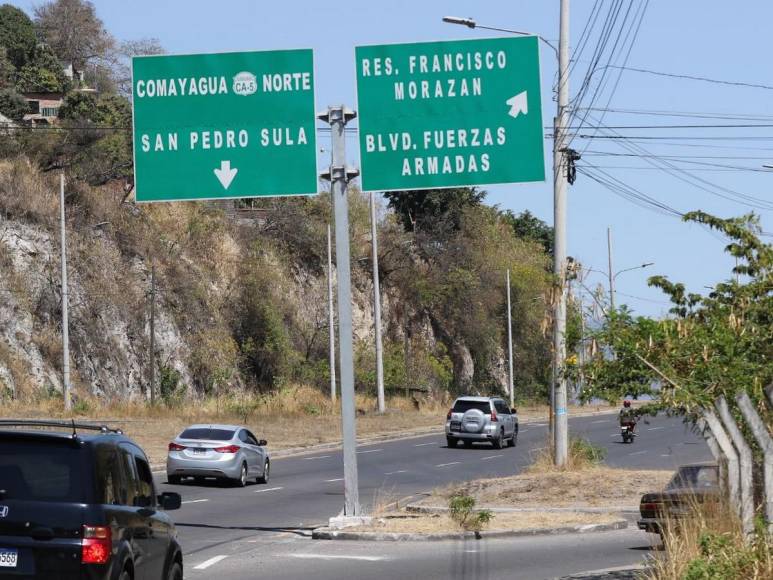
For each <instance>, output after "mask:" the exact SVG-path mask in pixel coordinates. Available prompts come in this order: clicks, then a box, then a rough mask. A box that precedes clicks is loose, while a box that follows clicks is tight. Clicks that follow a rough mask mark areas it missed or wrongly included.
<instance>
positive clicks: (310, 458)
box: [303, 455, 333, 461]
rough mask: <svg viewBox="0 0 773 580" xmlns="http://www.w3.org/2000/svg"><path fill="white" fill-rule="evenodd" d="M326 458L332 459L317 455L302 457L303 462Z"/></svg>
mask: <svg viewBox="0 0 773 580" xmlns="http://www.w3.org/2000/svg"><path fill="white" fill-rule="evenodd" d="M328 457H333V456H332V455H319V456H317V457H304V458H303V460H304V461H314V460H315V459H327V458H328Z"/></svg>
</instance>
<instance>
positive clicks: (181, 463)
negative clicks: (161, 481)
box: [166, 425, 271, 487]
mask: <svg viewBox="0 0 773 580" xmlns="http://www.w3.org/2000/svg"><path fill="white" fill-rule="evenodd" d="M266 444H267V442H266V440H265V439H257V438H256V437H255V435H253V434H252V432H250V430H249V429H248V428H247V427H244V426H238V425H191V426H190V427H188V428H187V429H185V430H184V431H183V432H182V433H180V434H179V435H178V436H177V437H175V438H174V440H173V441H172V442H170V443H169V453H168V454H167V458H166V476H167V480H168V481H169V483H172V484H177V483H180V482H181V480H182V478H183V477H194V478H197V479H201V478H205V477H216V478H218V479H227V480H228V481H231V482H232V483H234V484H236V485H239V486H242V487H243V486H245V485H247V481H248V480H249V479H250V478H252V477H254V478H255V479H256V480H257V481H258V483H268V478H269V474H270V470H271V461H270V459H269V456H268V450H267V449H266Z"/></svg>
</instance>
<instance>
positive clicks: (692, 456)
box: [158, 415, 710, 579]
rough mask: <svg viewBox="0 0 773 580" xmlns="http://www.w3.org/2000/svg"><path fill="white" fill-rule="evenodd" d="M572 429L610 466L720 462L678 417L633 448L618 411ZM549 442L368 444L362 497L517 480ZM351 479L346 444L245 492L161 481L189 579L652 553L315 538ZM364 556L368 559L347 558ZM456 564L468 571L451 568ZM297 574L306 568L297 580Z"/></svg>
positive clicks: (500, 569) (514, 565)
mask: <svg viewBox="0 0 773 580" xmlns="http://www.w3.org/2000/svg"><path fill="white" fill-rule="evenodd" d="M570 426H571V430H572V433H573V434H576V435H581V436H583V437H586V438H588V439H590V440H591V441H594V442H596V443H598V444H601V445H603V446H604V447H606V448H607V450H608V456H607V463H608V464H609V465H612V466H619V467H640V468H657V469H673V468H675V467H677V466H678V465H681V464H683V463H689V462H693V461H703V460H707V459H709V458H710V456H709V453H708V449H707V448H706V446H705V444H704V443H703V442H702V440H700V439H699V438H698V437H697V436H695V435H694V434H692V433H691V432H689V430H687V429H686V428H685V427H684V426H683V425H682V423H681V421H680V420H677V419H668V418H665V417H658V418H653V419H650V423H649V424H648V425H647V424H640V434H641V436H640V437H639V438H638V439H637V441H636V442H635V443H634V444H633V445H624V444H622V443H621V442H620V435H619V431H618V428H617V422H616V418H615V417H614V416H611V415H596V416H591V417H578V418H573V419H571V422H570ZM546 440H547V426H546V424H545V423H531V424H523V425H522V426H521V432H520V436H519V441H518V446H517V447H516V448H515V449H512V448H510V449H508V448H506V449H502V450H493V449H491V448H490V447H489V446H480V447H477V446H476V447H475V448H473V449H465V448H463V447H459V448H457V449H448V448H447V447H446V445H445V438H444V437H443V436H442V434H441V433H438V434H432V435H427V436H422V437H417V438H412V439H405V440H400V441H392V442H379V443H375V444H372V445H365V446H362V447H360V448H359V451H358V462H359V471H360V499H361V503H362V504H363V505H364V506H366V508H370V507H372V506H373V505H375V504H378V503H383V502H387V501H391V500H395V499H398V498H404V497H406V496H415V495H419V494H421V493H424V492H427V491H429V490H430V489H432V488H433V487H436V486H438V485H444V484H448V483H452V482H455V481H462V480H469V479H473V478H477V477H489V476H502V475H512V474H514V473H517V472H518V471H520V470H521V469H523V468H524V467H525V466H526V465H528V464H529V463H530V462H531V456H532V455H533V453H534V452H535V451H536V450H538V449H539V448H541V447H543V446H544V445H545V443H546ZM341 478H342V456H341V452H340V451H327V452H320V453H315V454H309V455H306V456H302V457H295V458H287V459H276V460H275V461H274V463H273V465H272V479H271V481H270V482H269V484H268V485H257V484H254V485H250V486H248V487H246V488H243V489H242V488H229V487H225V486H221V485H218V484H216V483H214V482H212V483H211V484H209V485H203V486H196V485H186V484H184V485H179V486H169V485H166V484H164V483H163V482H164V481H165V479H166V478H165V477H164V476H160V477H159V480H158V483H159V487H160V488H161V489H162V490H175V491H178V492H180V493H182V495H183V501H184V505H183V507H182V509H181V510H180V511H179V512H176V513H175V516H174V517H175V521H176V522H177V525H178V528H179V530H180V540H181V543H182V545H183V549H184V552H185V561H186V569H187V572H186V577H188V578H210V577H212V574H214V573H215V572H216V573H217V575H218V576H219V577H222V578H224V579H225V578H229V579H230V578H251V577H266V578H272V577H279V576H280V575H281V577H283V578H295V577H300V576H301V574H303V575H307V574H308V573H309V572H310V571H313V573H314V577H315V578H327V577H330V578H334V577H335V578H340V577H341V574H342V573H344V572H343V571H344V570H351V569H352V564H353V563H355V562H357V563H358V565H357V570H358V571H357V573H356V577H357V578H371V577H372V578H390V577H392V578H393V577H395V576H397V573H396V571H397V570H399V571H400V574H405V575H408V576H409V577H418V576H419V575H420V576H421V577H426V578H498V577H500V576H501V577H504V575H505V571H506V570H507V571H508V573H507V577H508V578H513V577H516V578H550V577H555V576H560V575H565V574H570V573H575V572H580V571H583V570H590V569H595V568H600V567H607V566H615V565H624V564H629V563H632V562H636V561H638V560H640V559H641V556H642V554H643V553H646V552H643V551H642V549H643V547H646V546H648V545H649V544H648V538H647V536H646V535H644V534H641V533H640V532H638V531H635V530H629V531H626V532H624V533H620V532H617V533H612V534H590V535H588V536H576V537H570V538H543V539H539V540H535V539H529V540H518V541H514V540H497V541H493V540H492V541H486V542H477V543H475V546H477V547H475V546H473V547H471V548H470V549H471V550H474V551H471V552H466V551H464V550H461V548H460V546H461V545H462V544H460V543H459V542H442V543H433V544H432V549H431V550H428V549H427V546H428V545H423V547H422V546H413V545H410V546H406V545H405V544H400V545H399V546H390V545H386V544H378V545H376V544H370V543H362V544H361V543H357V542H354V543H346V544H340V543H337V542H316V541H314V542H312V541H310V540H308V535H309V533H310V530H311V529H312V528H314V527H317V526H319V525H320V524H324V523H325V522H326V521H327V518H329V517H330V516H332V515H336V514H337V513H338V512H339V511H340V508H341V506H342V504H343V483H342V479H341ZM591 536H593V537H591ZM564 544H565V545H566V546H568V547H571V546H574V548H572V549H570V550H569V552H568V555H567V558H568V559H567V560H565V561H563V562H562V561H557V559H556V558H555V555H554V554H555V553H554V552H552V550H554V549H556V548H557V547H558V545H564ZM519 546H520V548H519ZM530 546H531V547H533V548H534V551H533V553H532V550H530ZM540 546H542V547H541V548H540ZM551 546H553V547H552V548H551ZM484 547H485V549H484V550H482V548H484ZM543 548H544V549H543ZM460 550H461V551H460ZM481 550H482V551H481ZM358 553H360V554H362V555H363V558H364V559H354V560H352V559H349V558H344V557H343V556H347V555H357V554H358ZM468 553H469V554H470V556H467V555H466V554H468ZM551 553H553V556H551ZM298 554H301V555H298ZM302 554H306V555H305V556H304V555H302ZM475 554H478V556H475ZM588 554H595V555H594V556H593V557H589V556H588ZM527 555H528V557H527ZM473 556H474V557H473ZM373 558H380V559H375V560H374V559H373ZM454 559H456V560H455V561H457V562H458V563H459V565H461V566H462V567H463V568H464V569H466V570H469V572H465V573H464V574H463V575H461V576H459V575H456V576H454V575H449V574H451V572H450V571H449V570H450V569H449V564H450V563H451V562H452V561H454ZM468 560H469V563H468V562H467V561H468ZM320 563H324V564H325V565H324V566H320V565H319V564H320ZM207 564H208V565H207ZM366 564H367V565H366ZM197 566H204V567H203V568H199V569H196V567H197ZM470 566H471V568H470ZM360 567H362V568H363V569H362V572H360ZM452 567H453V568H454V569H456V568H457V566H456V565H454V566H452ZM519 569H520V570H522V575H520V576H513V572H512V571H513V570H519ZM366 570H367V572H366ZM538 570H541V571H538ZM258 571H262V572H263V573H258ZM290 571H297V575H296V572H293V573H289V572H290ZM304 571H305V572H304ZM454 573H455V572H454ZM326 574H329V575H326ZM535 574H536V575H535ZM539 574H543V575H539Z"/></svg>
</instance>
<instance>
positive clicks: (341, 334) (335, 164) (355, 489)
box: [317, 105, 360, 518]
mask: <svg viewBox="0 0 773 580" xmlns="http://www.w3.org/2000/svg"><path fill="white" fill-rule="evenodd" d="M356 116H357V114H356V113H355V112H354V111H350V110H348V109H346V108H345V107H344V106H343V105H339V106H335V107H328V109H327V111H326V112H324V113H320V114H319V115H317V117H318V118H319V119H321V120H323V121H325V122H326V123H328V124H329V125H330V129H331V136H332V142H333V147H332V149H333V152H332V159H331V163H330V168H329V169H328V171H327V172H325V173H323V174H322V175H321V177H322V178H323V179H328V180H329V181H330V189H331V193H332V195H333V209H334V213H335V237H336V269H337V272H338V341H339V358H340V361H341V364H340V371H341V377H340V380H341V426H342V432H343V455H344V509H343V513H342V514H341V515H342V517H344V518H351V517H356V516H360V497H359V495H360V494H359V484H358V481H357V424H356V421H355V419H356V417H355V408H354V354H353V345H352V343H353V338H352V280H351V264H350V260H351V257H350V251H349V200H348V198H347V195H346V187H347V184H348V183H349V180H351V179H353V178H355V177H356V176H357V175H358V174H359V172H358V171H357V170H355V169H349V168H347V167H346V138H345V136H344V127H346V124H347V123H348V122H349V121H351V120H352V119H354V118H355V117H356Z"/></svg>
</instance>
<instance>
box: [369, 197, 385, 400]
mask: <svg viewBox="0 0 773 580" xmlns="http://www.w3.org/2000/svg"><path fill="white" fill-rule="evenodd" d="M370 237H371V243H372V248H373V321H374V325H373V326H374V333H375V335H376V393H377V394H378V412H379V413H383V412H384V411H386V402H385V401H384V350H383V346H382V344H381V285H380V283H379V279H378V234H377V233H376V199H375V198H374V197H373V192H372V191H371V192H370Z"/></svg>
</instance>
